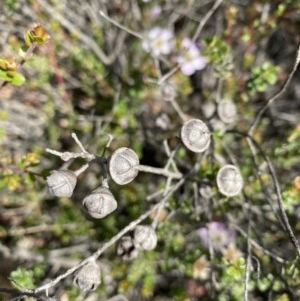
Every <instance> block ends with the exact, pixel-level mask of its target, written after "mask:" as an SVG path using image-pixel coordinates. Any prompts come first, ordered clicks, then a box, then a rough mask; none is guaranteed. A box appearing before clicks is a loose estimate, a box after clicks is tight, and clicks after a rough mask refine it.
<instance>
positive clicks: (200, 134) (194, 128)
mask: <svg viewBox="0 0 300 301" xmlns="http://www.w3.org/2000/svg"><path fill="white" fill-rule="evenodd" d="M180 137H181V140H182V142H183V144H184V145H185V147H186V148H188V149H189V150H191V151H193V152H195V153H201V152H204V151H205V150H207V148H208V147H209V144H210V139H211V138H210V131H209V129H208V127H207V126H206V124H205V123H204V122H203V121H202V120H200V119H190V120H188V121H186V122H185V123H184V124H183V126H182V128H181V133H180Z"/></svg>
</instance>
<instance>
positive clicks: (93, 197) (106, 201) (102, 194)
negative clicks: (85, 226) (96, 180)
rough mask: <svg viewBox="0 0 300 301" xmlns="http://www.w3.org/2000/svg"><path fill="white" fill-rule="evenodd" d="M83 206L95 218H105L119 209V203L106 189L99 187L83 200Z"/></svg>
mask: <svg viewBox="0 0 300 301" xmlns="http://www.w3.org/2000/svg"><path fill="white" fill-rule="evenodd" d="M82 203H83V206H84V207H85V209H86V210H87V212H88V213H89V214H90V216H91V217H93V218H103V217H105V216H107V215H109V214H110V213H112V212H113V211H114V210H115V209H116V208H117V206H118V205H117V201H116V200H115V198H114V196H113V195H112V193H111V192H110V190H109V189H108V188H106V187H103V186H102V187H99V188H97V189H96V190H94V191H92V193H91V194H89V195H88V196H87V197H85V198H84V200H83V202H82Z"/></svg>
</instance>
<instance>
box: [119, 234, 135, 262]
mask: <svg viewBox="0 0 300 301" xmlns="http://www.w3.org/2000/svg"><path fill="white" fill-rule="evenodd" d="M138 254H139V252H138V249H137V248H136V247H135V245H134V242H133V239H132V237H131V236H123V237H122V238H121V239H120V241H119V243H118V247H117V255H119V256H121V258H122V259H123V260H131V259H134V258H136V257H137V256H138Z"/></svg>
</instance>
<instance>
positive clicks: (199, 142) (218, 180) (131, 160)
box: [0, 0, 299, 299]
mask: <svg viewBox="0 0 300 301" xmlns="http://www.w3.org/2000/svg"><path fill="white" fill-rule="evenodd" d="M143 2H150V1H146V0H145V1H143ZM221 2H222V1H219V0H217V1H215V4H214V6H213V9H214V10H215V9H217V7H218V5H220V3H221ZM216 4H217V5H216ZM200 25H201V24H200ZM201 26H202V25H201ZM199 28H200V27H199ZM200 31H201V30H199V31H198V30H197V31H196V32H198V35H195V36H194V37H193V38H187V37H184V38H181V39H178V41H177V42H178V43H177V45H178V48H177V47H176V44H175V42H174V33H173V31H172V30H171V29H169V28H168V29H167V28H163V27H157V26H156V27H154V28H152V29H149V30H147V31H146V32H145V33H144V34H142V35H140V36H138V37H141V39H142V48H143V49H144V50H145V51H146V52H148V53H150V54H151V55H152V56H153V58H154V61H155V63H156V66H155V67H156V69H157V71H158V72H157V73H158V79H157V81H156V80H154V82H155V83H156V84H157V87H158V88H160V93H161V97H162V98H163V99H164V100H166V101H169V102H170V103H172V105H173V104H174V102H175V98H176V96H177V87H176V86H175V85H173V84H171V82H172V81H169V80H170V79H171V76H172V74H175V72H176V71H177V70H180V71H181V73H182V74H185V75H188V76H190V75H192V74H194V73H195V72H196V71H198V70H202V69H203V68H205V66H206V64H207V63H208V61H207V60H206V58H205V57H203V56H202V54H201V47H198V45H199V44H198V43H196V40H197V39H198V38H199V33H200ZM129 33H130V32H129ZM46 39H48V35H47V33H46V32H45V30H44V28H43V27H41V26H40V25H37V26H34V28H33V29H32V30H31V31H30V32H29V33H28V35H27V36H26V43H27V45H28V46H29V45H36V44H41V43H43V42H45V41H46ZM168 55H169V57H172V58H173V62H174V61H175V62H176V64H177V65H176V66H175V69H174V70H175V71H172V70H170V72H168V73H166V74H163V72H160V71H165V69H167V68H168V67H169V66H168V64H166V65H164V66H163V68H160V66H159V62H160V59H161V60H162V61H163V63H164V62H165V61H164V60H165V59H166V56H168ZM25 58H26V57H25ZM298 64H299V51H298V56H297V60H296V64H295V68H294V70H296V69H297V66H298ZM0 69H1V75H2V77H3V79H4V80H6V81H9V80H10V82H11V83H17V82H18V80H20V79H22V77H19V78H18V77H17V76H15V75H16V73H15V72H16V71H18V64H17V62H16V60H14V59H13V58H8V59H4V60H3V59H2V60H0ZM293 72H294V71H293ZM293 72H292V73H291V76H290V77H289V79H290V78H291V77H292V75H293ZM182 74H181V75H182ZM12 78H14V80H11V79H12ZM287 83H288V81H287ZM220 87H221V85H220ZM220 87H219V88H220ZM285 87H286V85H285ZM285 87H284V89H285ZM284 89H282V91H284ZM221 90H222V89H220V90H219V91H218V94H221ZM258 91H259V90H258ZM280 93H281V92H280ZM280 93H278V94H276V97H277V96H278V95H279V94H280ZM218 97H219V98H222V97H221V95H218ZM218 97H217V98H218ZM276 97H273V98H270V99H269V101H267V105H266V107H265V108H267V107H268V106H269V105H270V104H271V103H272V102H273V101H274V99H275V98H276ZM216 103H217V105H218V107H217V112H216V113H217V115H218V117H219V118H220V120H221V121H222V122H223V123H225V124H226V125H229V126H231V125H232V124H234V123H235V122H236V121H237V118H238V116H237V109H236V107H235V104H234V102H233V101H231V100H221V101H219V100H217V101H216ZM265 108H263V109H262V110H261V111H260V114H258V116H257V119H256V120H255V122H254V124H253V126H252V127H251V129H250V130H249V134H251V135H252V134H253V131H254V130H255V128H256V127H257V124H258V122H259V120H260V119H261V116H262V114H263V112H264V111H265ZM178 111H179V110H178ZM186 117H187V116H186V115H185V113H183V114H181V115H180V118H181V119H182V125H181V127H180V129H179V131H178V132H179V133H180V134H179V139H180V140H181V142H182V145H183V146H184V147H185V148H186V149H188V150H190V151H191V152H194V153H196V154H199V158H200V157H201V158H202V156H205V155H206V154H207V153H210V152H211V150H212V149H213V147H214V145H213V144H214V143H213V142H214V141H213V139H214V138H213V136H214V134H215V133H214V131H213V128H214V127H213V126H212V122H211V120H210V121H209V122H207V123H206V120H201V119H199V118H198V116H193V117H191V118H190V117H189V118H186ZM201 118H202V117H201ZM208 119H209V118H208ZM224 133H225V131H224V132H223V133H222V134H224ZM249 136H250V135H249ZM247 138H249V141H250V142H249V145H250V144H251V139H250V137H247ZM79 146H80V145H79ZM175 152H176V150H175V151H170V150H168V152H167V153H168V157H169V160H168V163H167V164H166V167H165V168H163V169H159V168H152V167H150V166H143V165H141V164H140V162H139V158H138V156H137V154H136V153H135V151H134V150H133V149H130V148H128V147H120V148H118V149H116V150H114V151H112V154H111V155H110V156H108V157H106V156H104V155H102V156H97V155H93V154H89V153H88V152H87V151H86V150H85V149H82V152H81V153H73V154H72V153H63V154H61V158H62V159H63V160H64V159H66V158H68V159H66V160H65V161H68V160H70V159H76V158H78V157H79V158H83V159H87V161H88V164H87V165H85V167H84V168H83V167H82V168H80V173H83V171H84V170H86V169H87V168H88V167H89V164H91V163H92V161H94V160H95V161H96V160H98V159H99V161H100V162H101V165H103V166H104V169H105V171H106V172H103V175H102V176H103V179H101V180H99V183H98V185H97V186H96V189H94V190H92V191H91V192H90V193H88V194H87V196H86V197H85V198H83V201H82V205H83V207H84V209H85V210H86V211H87V213H88V214H89V216H90V217H92V218H96V219H100V218H105V217H107V216H108V215H109V214H113V213H114V214H117V206H118V202H117V200H116V199H115V198H114V196H113V194H112V192H111V191H110V183H111V182H114V183H115V184H117V185H127V184H129V183H131V182H132V181H134V180H138V176H139V172H152V173H155V174H158V175H161V176H165V177H166V178H167V182H168V185H166V186H167V189H166V190H165V192H164V194H167V193H168V192H169V190H171V188H172V186H171V185H170V182H172V181H174V180H178V182H176V183H182V182H184V180H183V178H184V177H185V176H186V175H185V174H182V173H181V171H180V170H178V169H177V166H176V163H174V162H175V159H174V153H175ZM53 154H55V153H54V152H53ZM210 154H211V153H210ZM213 155H214V154H213ZM213 155H212V157H213ZM230 155H231V154H230ZM194 157H196V156H194ZM232 157H233V156H232ZM232 157H231V158H232ZM197 158H198V157H197ZM213 160H215V161H217V160H218V159H216V158H212V161H213ZM232 161H233V162H234V161H235V160H232ZM266 162H267V163H268V166H271V164H270V163H269V161H268V160H267V159H266ZM214 163H216V162H214ZM219 163H220V166H221V167H219V166H216V165H218V164H219ZM199 164H200V163H199ZM216 165H215V167H217V168H219V170H218V172H217V175H216V177H215V184H216V187H212V186H213V184H211V183H209V184H210V185H208V186H207V187H209V189H208V190H204V189H203V187H202V189H201V188H200V189H199V191H200V195H202V197H203V198H204V199H207V200H211V199H212V198H213V197H212V196H218V197H219V198H221V197H222V196H225V197H234V196H237V195H241V192H242V189H243V185H244V179H243V177H242V174H241V172H240V170H239V168H238V166H235V165H232V164H226V162H224V160H223V158H222V160H221V161H220V162H218V163H217V164H216ZM170 166H171V167H172V170H171V169H168V168H169V167H170ZM197 167H199V166H198V165H197ZM195 169H196V168H195ZM270 170H271V171H270V173H271V174H272V175H274V173H272V169H271V168H270ZM213 172H214V173H216V169H215V170H213ZM80 173H79V171H72V170H70V169H68V170H66V169H63V168H62V169H58V170H54V171H52V172H51V173H50V175H49V176H48V178H47V184H48V187H49V191H50V193H51V194H52V195H54V196H55V197H71V196H72V194H73V191H74V189H75V187H76V184H77V180H78V177H79V174H80ZM213 175H214V174H213ZM213 175H210V176H213ZM197 176H198V174H197ZM81 177H82V178H84V175H81ZM195 178H196V180H195ZM195 178H193V181H194V182H193V183H194V184H196V185H195V191H196V192H197V188H198V187H199V186H197V185H198V184H199V183H198V179H197V177H195ZM273 178H275V180H274V182H275V186H276V177H273ZM176 185H177V184H175V186H176ZM199 185H200V186H201V185H202V183H200V184H199ZM277 186H278V185H277ZM170 187H171V188H170ZM178 187H179V185H178V186H177V188H178ZM215 188H217V190H218V191H219V192H220V194H217V193H216V192H215ZM276 188H277V187H276ZM174 191H175V190H174ZM277 191H278V189H277ZM277 194H278V195H280V192H279V193H278V192H277ZM164 197H165V196H164ZM164 197H163V198H162V200H163V201H162V202H161V203H162V204H159V205H160V206H161V207H160V206H156V205H155V206H154V207H155V210H157V211H159V210H158V209H161V208H162V207H163V206H164V205H165V202H166V199H165V198H164ZM279 205H280V198H279ZM279 209H280V210H282V209H281V207H280V206H279ZM280 213H281V214H282V215H283V218H282V221H283V223H285V224H284V225H285V226H286V218H285V216H284V214H283V213H284V212H283V213H282V212H280ZM148 216H149V215H148ZM143 217H144V215H143ZM249 221H250V219H249ZM141 222H142V219H141V220H139V219H138V220H137V221H136V222H135V223H133V224H131V225H130V226H129V227H127V229H126V231H123V232H122V231H121V232H120V233H121V234H122V235H119V236H116V238H114V239H113V241H114V242H117V241H118V242H119V244H118V248H117V254H118V255H119V256H121V257H122V258H126V259H132V258H135V257H137V256H138V255H139V254H140V252H141V251H150V250H153V249H154V248H155V247H156V246H157V240H158V239H159V238H157V236H156V226H155V225H151V226H150V225H141V224H140V223H141ZM154 224H155V223H154ZM249 224H250V223H249ZM285 228H286V229H287V230H288V231H289V232H288V233H289V235H290V237H291V238H292V241H293V242H294V244H295V246H296V249H297V240H296V239H294V236H293V232H292V231H291V230H289V228H288V227H285ZM127 230H128V231H127ZM198 234H199V236H200V239H201V241H202V243H203V246H204V247H205V248H209V247H210V246H211V248H212V249H214V250H215V251H217V252H220V251H224V248H225V247H228V246H229V245H232V244H231V243H232V241H233V240H234V238H235V232H234V231H233V230H232V229H231V228H230V227H227V226H226V225H225V224H224V223H222V222H215V221H213V217H212V221H210V222H209V223H208V224H207V226H206V227H202V228H200V229H198ZM249 237H250V235H247V239H248V240H249V245H251V244H252V242H251V241H250V239H249ZM100 250H101V249H100ZM298 250H299V248H298ZM298 252H299V251H298ZM101 254H102V253H101V252H98V251H97V252H96V255H97V256H95V258H93V260H90V259H89V260H88V261H87V262H86V261H84V264H82V265H81V266H78V269H73V270H71V271H70V272H69V273H68V275H70V274H74V284H75V285H76V286H78V287H79V288H80V289H81V290H83V291H84V292H85V291H88V290H95V289H96V288H97V286H98V285H99V284H100V282H101V279H100V278H101V272H100V269H99V265H98V264H97V263H96V259H97V258H98V257H99V256H100V255H101ZM249 255H251V254H249ZM96 257H97V258H96ZM250 257H251V256H249V258H250ZM279 259H280V258H279ZM197 266H198V269H195V274H197V276H196V277H198V278H199V279H201V278H202V279H203V278H205V277H206V276H207V273H206V271H205V273H204V274H201V273H199V270H200V269H199V266H200V268H201V267H203V266H204V267H205V270H208V269H210V264H208V263H207V261H206V259H205V258H204V257H202V258H201V260H197ZM248 266H250V264H248ZM75 270H76V271H75ZM249 270H250V269H249ZM247 277H248V275H247V274H246V277H245V278H247ZM61 279H63V277H61ZM53 283H54V284H53V285H55V284H57V283H58V281H56V280H54V281H53ZM44 287H46V290H48V288H49V287H51V285H49V286H48V287H47V286H44ZM42 288H43V287H42ZM37 291H39V290H37ZM40 291H41V290H40ZM246 293H247V292H246ZM245 295H247V294H245ZM245 299H247V296H246V297H245Z"/></svg>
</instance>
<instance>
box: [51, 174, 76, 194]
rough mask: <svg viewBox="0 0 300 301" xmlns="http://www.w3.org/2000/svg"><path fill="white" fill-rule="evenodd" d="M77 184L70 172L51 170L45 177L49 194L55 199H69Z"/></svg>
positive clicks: (74, 176) (74, 175)
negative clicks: (55, 197)
mask: <svg viewBox="0 0 300 301" xmlns="http://www.w3.org/2000/svg"><path fill="white" fill-rule="evenodd" d="M76 182H77V175H76V173H75V172H73V171H70V170H52V171H51V172H50V175H49V176H48V177H47V184H48V187H49V191H50V193H51V194H53V195H54V196H57V197H70V196H71V195H72V193H73V190H74V188H75V185H76Z"/></svg>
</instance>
